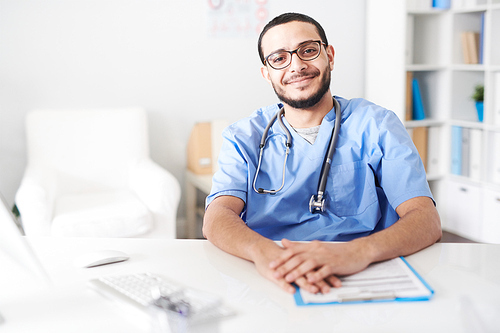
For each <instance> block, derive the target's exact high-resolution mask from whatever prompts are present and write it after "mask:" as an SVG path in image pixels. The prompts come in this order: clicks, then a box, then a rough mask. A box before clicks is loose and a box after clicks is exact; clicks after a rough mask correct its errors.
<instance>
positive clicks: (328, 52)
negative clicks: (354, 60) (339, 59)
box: [326, 45, 335, 70]
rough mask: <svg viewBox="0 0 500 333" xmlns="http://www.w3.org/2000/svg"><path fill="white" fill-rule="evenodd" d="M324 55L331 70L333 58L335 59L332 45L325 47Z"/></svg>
mask: <svg viewBox="0 0 500 333" xmlns="http://www.w3.org/2000/svg"><path fill="white" fill-rule="evenodd" d="M326 55H327V56H328V62H329V63H330V69H331V70H333V64H334V61H333V59H334V57H335V49H334V48H333V46H332V45H328V46H327V47H326Z"/></svg>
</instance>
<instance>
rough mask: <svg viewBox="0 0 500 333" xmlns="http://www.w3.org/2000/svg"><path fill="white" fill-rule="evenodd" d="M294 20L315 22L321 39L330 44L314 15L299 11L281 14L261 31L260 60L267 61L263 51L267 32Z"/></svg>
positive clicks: (259, 43)
mask: <svg viewBox="0 0 500 333" xmlns="http://www.w3.org/2000/svg"><path fill="white" fill-rule="evenodd" d="M294 21H298V22H306V23H311V24H313V25H314V26H315V27H316V30H317V31H318V34H319V36H320V38H321V40H322V41H323V43H325V44H326V45H328V40H327V39H326V34H325V30H323V27H322V26H321V25H320V24H319V23H318V22H317V21H316V20H315V19H313V18H312V17H309V16H307V15H304V14H299V13H285V14H281V15H279V16H276V17H275V18H274V19H272V20H271V21H270V22H269V23H268V24H266V26H265V27H264V29H262V32H261V33H260V36H259V42H258V48H259V57H260V60H261V61H262V64H264V61H265V58H264V53H263V52H262V38H263V37H264V35H265V34H266V32H267V31H268V30H269V29H271V28H273V27H275V26H277V25H281V24H285V23H289V22H294Z"/></svg>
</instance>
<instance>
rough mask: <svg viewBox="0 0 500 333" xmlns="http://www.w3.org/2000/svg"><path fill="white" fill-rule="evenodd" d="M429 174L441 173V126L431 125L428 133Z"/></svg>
mask: <svg viewBox="0 0 500 333" xmlns="http://www.w3.org/2000/svg"><path fill="white" fill-rule="evenodd" d="M427 134H428V135H427V137H428V138H427V169H426V171H427V174H430V175H438V174H440V169H439V166H440V165H441V163H440V162H441V154H440V149H439V147H440V144H441V127H438V126H431V127H429V129H428V133H427Z"/></svg>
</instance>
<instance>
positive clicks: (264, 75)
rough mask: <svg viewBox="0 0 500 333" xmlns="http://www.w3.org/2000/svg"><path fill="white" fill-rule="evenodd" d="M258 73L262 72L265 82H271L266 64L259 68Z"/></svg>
mask: <svg viewBox="0 0 500 333" xmlns="http://www.w3.org/2000/svg"><path fill="white" fill-rule="evenodd" d="M260 73H261V74H262V77H263V78H264V79H265V80H266V81H267V83H269V84H270V85H272V84H271V77H270V76H269V69H268V68H267V66H262V67H261V68H260Z"/></svg>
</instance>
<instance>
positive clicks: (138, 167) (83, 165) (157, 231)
mask: <svg viewBox="0 0 500 333" xmlns="http://www.w3.org/2000/svg"><path fill="white" fill-rule="evenodd" d="M26 133H27V150H28V165H27V167H26V171H25V173H24V176H23V179H22V182H21V185H20V187H19V190H18V191H17V193H16V205H17V207H18V209H19V212H20V214H21V219H22V223H23V227H24V230H25V233H26V234H27V235H43V236H74V237H79V236H80V237H137V236H139V237H149V238H175V237H176V215H177V207H178V204H179V199H180V186H179V182H178V181H177V179H175V178H174V176H173V175H172V174H170V173H169V172H168V171H166V170H164V169H163V168H161V167H160V166H159V165H157V164H155V163H154V162H153V161H152V160H151V159H150V157H149V144H148V130H147V116H146V112H145V111H144V110H142V109H121V110H79V111H73V110H60V111H53V110H37V111H32V112H30V113H29V114H28V116H27V119H26Z"/></svg>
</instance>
